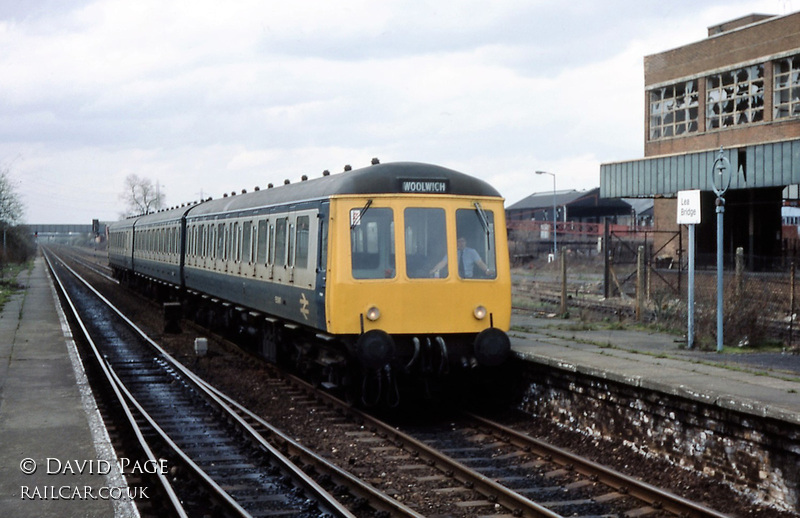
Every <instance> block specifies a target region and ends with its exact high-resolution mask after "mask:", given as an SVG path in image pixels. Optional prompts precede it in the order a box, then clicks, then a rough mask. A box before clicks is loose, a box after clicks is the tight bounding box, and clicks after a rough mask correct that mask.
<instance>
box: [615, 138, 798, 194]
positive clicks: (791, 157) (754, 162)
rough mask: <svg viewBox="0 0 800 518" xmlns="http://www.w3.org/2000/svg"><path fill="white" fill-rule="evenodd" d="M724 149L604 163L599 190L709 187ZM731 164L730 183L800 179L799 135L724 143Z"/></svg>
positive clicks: (659, 190)
mask: <svg viewBox="0 0 800 518" xmlns="http://www.w3.org/2000/svg"><path fill="white" fill-rule="evenodd" d="M718 154H719V150H715V151H702V152H698V153H684V154H680V155H665V156H660V157H654V158H645V159H641V160H632V161H629V162H616V163H611V164H602V165H601V166H600V196H601V197H602V198H624V197H639V196H674V195H675V194H676V193H677V192H678V191H684V190H689V189H700V190H703V191H710V190H712V188H711V183H710V182H711V172H712V171H711V169H712V167H713V165H714V161H715V160H716V159H717V156H718ZM723 154H724V156H725V157H727V159H728V160H729V161H730V164H731V173H732V174H731V185H730V188H731V189H754V188H759V187H781V186H785V185H792V184H800V139H796V140H787V141H784V142H773V143H769V144H757V145H752V146H742V147H738V148H729V149H724V150H723Z"/></svg>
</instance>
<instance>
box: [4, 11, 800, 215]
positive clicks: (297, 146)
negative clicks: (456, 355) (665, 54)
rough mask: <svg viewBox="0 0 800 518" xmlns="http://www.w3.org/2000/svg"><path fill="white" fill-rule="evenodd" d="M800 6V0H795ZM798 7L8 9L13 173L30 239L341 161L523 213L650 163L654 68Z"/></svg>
mask: <svg viewBox="0 0 800 518" xmlns="http://www.w3.org/2000/svg"><path fill="white" fill-rule="evenodd" d="M795 3H798V4H800V2H795ZM797 9H800V5H794V6H793V5H792V2H791V1H789V0H768V1H766V0H765V1H758V0H719V1H717V0H708V1H702V0H700V1H698V0H671V1H669V2H663V1H658V2H656V1H651V0H575V1H572V2H568V1H564V0H460V1H455V0H453V1H450V0H428V1H423V0H372V1H368V0H311V1H304V0H299V1H286V0H281V1H273V0H252V1H239V0H228V1H225V2H222V1H212V0H185V1H170V0H136V1H131V0H99V1H79V0H0V48H2V52H0V71H2V72H0V167H2V168H4V169H7V170H8V171H9V175H10V178H11V179H12V181H13V182H14V186H15V188H16V190H17V192H18V193H19V194H20V195H21V197H22V200H23V202H24V204H25V205H26V215H25V220H26V222H28V223H87V224H88V223H91V220H92V219H93V218H98V219H100V220H103V221H111V220H115V219H117V218H118V217H119V215H120V213H121V206H120V200H119V195H120V193H121V191H122V190H123V183H124V179H125V177H126V176H127V175H129V174H131V173H135V174H137V175H139V176H143V177H147V178H150V179H151V180H152V181H153V182H154V183H155V182H158V184H159V185H160V187H161V189H162V190H163V192H164V193H165V194H166V202H167V205H169V206H174V205H180V204H181V203H183V202H189V201H192V200H198V199H200V197H201V196H203V197H208V196H213V197H214V198H218V197H220V196H222V194H223V193H225V192H231V191H237V192H238V191H241V189H248V190H252V189H253V187H254V186H256V185H258V186H262V187H264V186H266V184H267V183H269V182H272V183H275V184H281V183H283V180H284V179H290V180H292V181H297V180H299V178H300V176H301V175H303V174H306V175H308V176H309V177H312V178H313V177H316V176H319V175H320V174H321V173H322V171H323V170H324V169H329V170H330V171H331V172H333V173H336V172H340V171H341V170H342V168H343V166H344V165H345V164H351V165H352V166H353V167H354V168H357V167H362V166H367V165H368V164H369V163H370V159H371V158H372V157H378V158H380V160H381V161H382V162H393V161H420V162H431V163H435V164H439V165H442V166H445V167H450V168H452V169H457V170H460V171H463V172H465V173H468V174H472V175H474V176H478V177H480V178H483V179H485V180H487V181H489V182H490V183H492V184H493V185H494V186H495V187H496V188H497V189H498V190H499V191H500V192H501V193H502V194H503V196H505V198H506V203H507V204H512V203H514V202H516V201H519V200H520V199H521V198H523V197H525V196H527V195H529V194H531V193H533V192H542V191H550V190H552V188H553V184H552V178H551V177H549V176H536V175H535V174H534V171H535V170H546V171H550V172H553V173H555V174H556V177H557V187H558V189H559V190H561V189H578V190H582V189H589V188H593V187H596V186H598V185H599V175H600V164H601V163H606V162H614V161H620V160H629V159H636V158H641V157H642V156H643V148H644V134H643V132H644V129H643V128H644V122H643V117H644V115H643V112H644V93H643V89H644V86H643V85H644V77H643V65H642V63H643V58H644V56H645V55H649V54H654V53H658V52H662V51H665V50H669V49H671V48H674V47H678V46H681V45H685V44H688V43H692V42H695V41H698V40H701V39H704V38H705V37H706V35H707V27H708V26H710V25H715V24H718V23H721V22H724V21H728V20H731V19H734V18H738V17H740V16H744V15H747V14H750V13H754V12H758V13H768V14H786V13H789V12H793V11H794V10H797Z"/></svg>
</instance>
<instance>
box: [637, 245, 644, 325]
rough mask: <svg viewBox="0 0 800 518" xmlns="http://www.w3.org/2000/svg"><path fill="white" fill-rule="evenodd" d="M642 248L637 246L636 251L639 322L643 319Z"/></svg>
mask: <svg viewBox="0 0 800 518" xmlns="http://www.w3.org/2000/svg"><path fill="white" fill-rule="evenodd" d="M644 288H645V282H644V247H643V246H641V245H640V246H639V249H638V250H637V251H636V320H637V321H639V322H641V321H642V318H644V298H645V293H644V291H645V290H644Z"/></svg>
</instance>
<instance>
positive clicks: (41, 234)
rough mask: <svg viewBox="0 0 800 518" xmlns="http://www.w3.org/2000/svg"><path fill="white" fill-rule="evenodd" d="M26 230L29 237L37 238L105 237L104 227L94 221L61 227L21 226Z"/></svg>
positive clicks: (56, 225) (50, 225) (103, 224)
mask: <svg viewBox="0 0 800 518" xmlns="http://www.w3.org/2000/svg"><path fill="white" fill-rule="evenodd" d="M23 226H24V227H26V228H27V229H28V231H29V232H30V235H32V236H36V237H38V238H40V239H41V238H48V239H50V238H52V239H56V238H66V237H70V236H84V237H90V236H94V235H101V236H102V235H105V232H106V225H105V223H100V222H99V221H97V220H94V221H93V222H92V223H91V224H88V225H61V224H49V223H48V224H36V225H23Z"/></svg>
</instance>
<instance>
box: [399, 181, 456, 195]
mask: <svg viewBox="0 0 800 518" xmlns="http://www.w3.org/2000/svg"><path fill="white" fill-rule="evenodd" d="M449 190H450V184H449V182H448V180H431V179H424V180H423V179H413V178H407V179H402V180H400V192H403V193H417V194H446V193H447V192H449Z"/></svg>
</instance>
